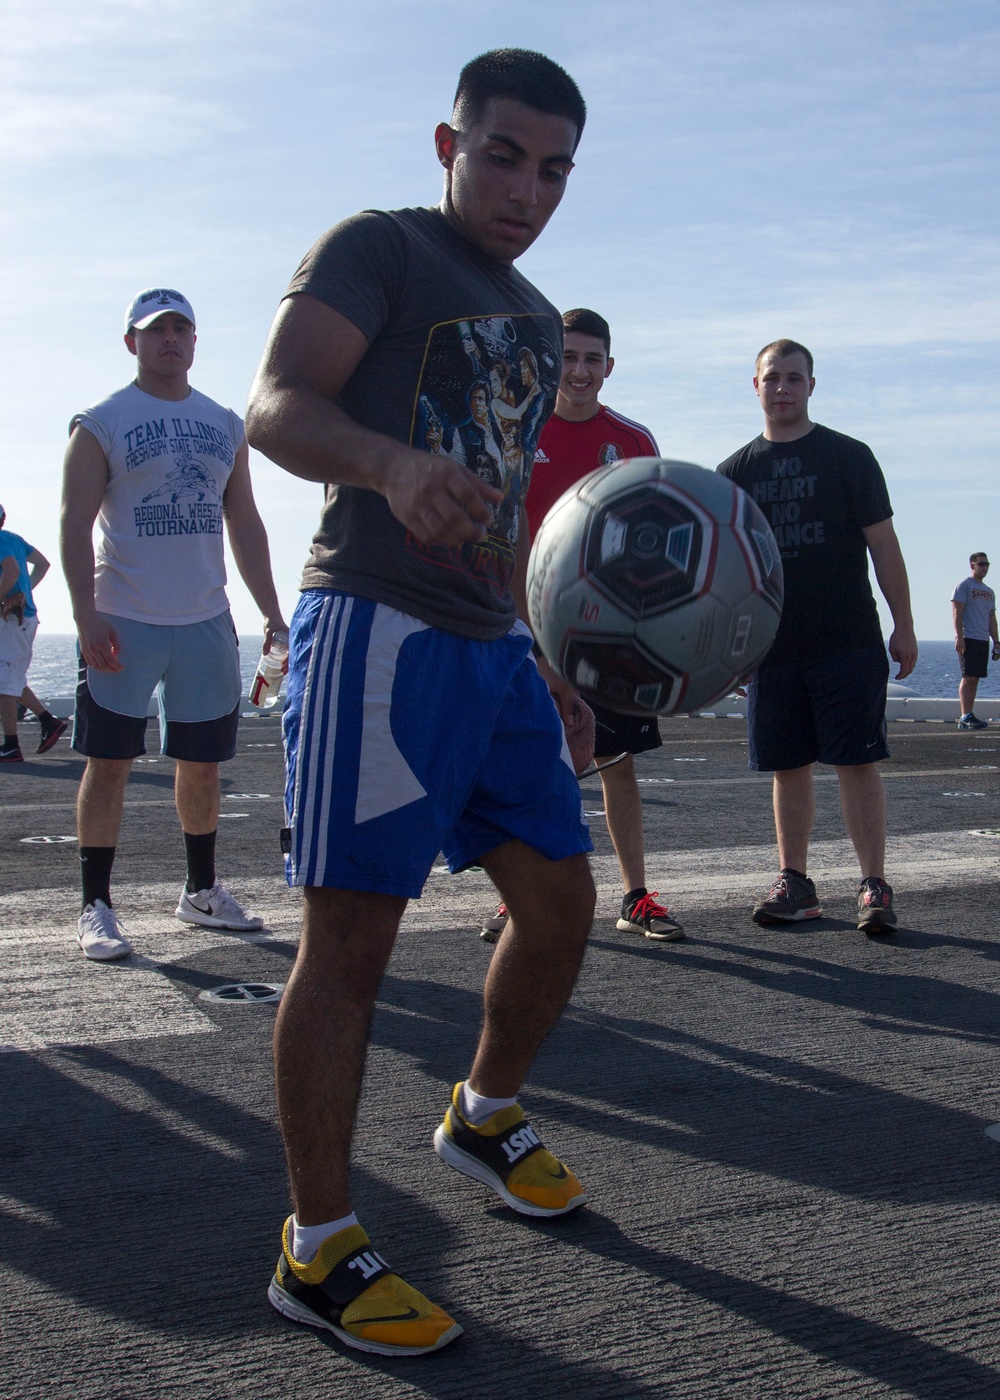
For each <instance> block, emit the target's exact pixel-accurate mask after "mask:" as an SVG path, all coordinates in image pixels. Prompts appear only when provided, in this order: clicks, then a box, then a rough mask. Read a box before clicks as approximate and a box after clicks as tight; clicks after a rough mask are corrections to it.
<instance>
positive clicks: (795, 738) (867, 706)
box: [747, 643, 889, 773]
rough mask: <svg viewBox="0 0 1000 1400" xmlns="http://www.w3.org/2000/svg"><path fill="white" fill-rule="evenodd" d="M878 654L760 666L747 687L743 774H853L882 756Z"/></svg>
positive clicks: (882, 681)
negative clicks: (831, 767) (825, 769)
mask: <svg viewBox="0 0 1000 1400" xmlns="http://www.w3.org/2000/svg"><path fill="white" fill-rule="evenodd" d="M888 679H889V661H888V658H887V656H886V654H885V647H884V646H883V645H882V644H881V643H879V644H878V646H869V647H859V648H857V649H856V650H854V651H845V652H838V653H837V655H836V656H826V657H823V658H822V660H820V661H813V662H809V663H807V664H805V665H794V664H793V665H788V666H767V665H765V666H762V667H761V669H760V670H759V671H758V672H757V674H756V675H755V676H754V677H753V679H752V680H751V682H750V685H749V686H748V687H747V738H748V740H749V747H750V767H751V768H756V769H758V770H760V771H763V772H765V773H773V772H776V771H779V772H780V771H782V770H784V769H788V768H804V767H806V765H807V764H810V763H831V764H838V765H840V766H843V767H854V766H857V765H859V764H862V763H875V762H877V761H878V760H879V759H882V758H888V757H889V746H888V744H887V742H886V728H885V687H886V682H887V681H888Z"/></svg>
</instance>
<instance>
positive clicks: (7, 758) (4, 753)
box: [0, 739, 24, 763]
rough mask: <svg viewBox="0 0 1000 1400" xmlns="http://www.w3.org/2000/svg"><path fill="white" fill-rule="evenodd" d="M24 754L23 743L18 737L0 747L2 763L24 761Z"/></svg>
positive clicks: (0, 761)
mask: <svg viewBox="0 0 1000 1400" xmlns="http://www.w3.org/2000/svg"><path fill="white" fill-rule="evenodd" d="M23 762H24V754H23V753H22V752H21V745H20V744H19V743H18V742H17V740H16V739H14V740H12V741H11V742H9V743H6V744H4V746H3V748H0V763H23Z"/></svg>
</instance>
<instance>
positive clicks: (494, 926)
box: [479, 904, 510, 943]
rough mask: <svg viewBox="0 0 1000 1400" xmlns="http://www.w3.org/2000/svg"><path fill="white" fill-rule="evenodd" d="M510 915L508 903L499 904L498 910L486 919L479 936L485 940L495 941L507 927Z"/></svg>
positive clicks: (487, 941)
mask: <svg viewBox="0 0 1000 1400" xmlns="http://www.w3.org/2000/svg"><path fill="white" fill-rule="evenodd" d="M509 917H510V916H509V915H508V913H507V906H506V904H498V905H497V912H496V913H495V914H491V915H490V917H489V918H488V919H485V920H484V921H483V926H482V928H481V929H480V930H479V937H480V938H481V939H482V940H483V942H484V943H495V942H496V941H497V939H498V938H499V937H500V935H501V934H502V933H503V931H504V929H505V928H506V927H507V920H508V918H509Z"/></svg>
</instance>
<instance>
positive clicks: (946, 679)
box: [28, 631, 1000, 700]
mask: <svg viewBox="0 0 1000 1400" xmlns="http://www.w3.org/2000/svg"><path fill="white" fill-rule="evenodd" d="M259 656H260V636H259V635H257V636H249V637H240V669H241V671H242V673H243V690H244V694H245V693H246V691H247V689H248V687H249V685H250V681H251V679H252V678H253V674H254V672H255V671H256V669H257V660H258V658H259ZM897 669H898V667H896V666H893V668H892V675H893V677H895V674H896V671H897ZM28 683H29V685H30V686H31V688H32V690H34V691H35V693H36V694H37V695H38V696H40V697H41V699H43V700H44V699H45V698H46V697H47V696H54V695H72V693H73V692H74V691H75V689H76V638H75V637H72V636H65V635H59V634H55V635H50V634H47V633H45V632H44V631H43V632H40V633H39V634H38V636H37V638H36V639H35V651H34V657H33V660H32V663H31V672H30V674H29V676H28ZM901 684H903V685H906V686H908V687H909V688H910V689H911V690H912V691H913V692H914V694H916V695H922V696H926V697H928V698H930V699H934V700H944V699H951V698H952V697H954V698H956V699H957V696H958V658H957V656H956V655H955V644H954V642H921V643H920V660H919V661H918V662H917V669H916V670H915V671H914V673H913V675H912V676H909V677H907V679H906V680H905V681H903V682H901ZM979 694H980V695H981V696H982V697H983V699H984V700H990V699H995V698H998V697H1000V662H998V663H997V665H996V666H994V667H993V669H992V670H991V672H990V674H989V676H987V678H986V680H984V681H980V683H979Z"/></svg>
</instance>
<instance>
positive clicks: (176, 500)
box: [125, 417, 235, 539]
mask: <svg viewBox="0 0 1000 1400" xmlns="http://www.w3.org/2000/svg"><path fill="white" fill-rule="evenodd" d="M125 444H126V454H125V467H126V470H127V472H128V473H129V474H131V473H132V472H134V471H138V470H139V469H140V468H144V472H143V474H144V476H145V477H146V478H147V479H148V481H149V484H150V487H151V489H150V490H148V491H146V492H144V493H143V495H142V496H141V497H140V500H139V502H138V504H136V505H134V506H133V507H132V510H133V513H134V517H135V530H136V534H137V536H138V537H139V538H140V539H143V538H145V539H152V538H154V537H157V536H164V535H221V534H222V522H223V514H222V493H223V491H224V490H225V482H226V481H227V480H228V478H229V473H230V472H231V470H232V467H233V461H234V457H235V451H234V448H233V443H232V439H231V438H230V437H229V434H228V433H224V432H222V430H221V429H220V428H217V427H215V426H214V425H213V424H211V423H204V422H202V421H201V420H200V419H194V420H192V419H190V418H174V417H170V418H160V419H154V420H153V421H152V422H150V421H148V420H147V421H144V422H142V423H137V424H136V425H135V426H134V427H132V428H130V429H129V430H128V431H127V432H126V433H125ZM212 458H214V459H215V460H217V461H218V462H220V463H221V464H222V471H221V473H219V475H221V481H220V480H219V479H217V472H218V470H219V469H218V468H215V467H213V466H212V464H211V461H210V460H207V459H212ZM199 459H201V460H199ZM151 463H156V465H155V466H152V465H150V464H151ZM144 484H145V483H144Z"/></svg>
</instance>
